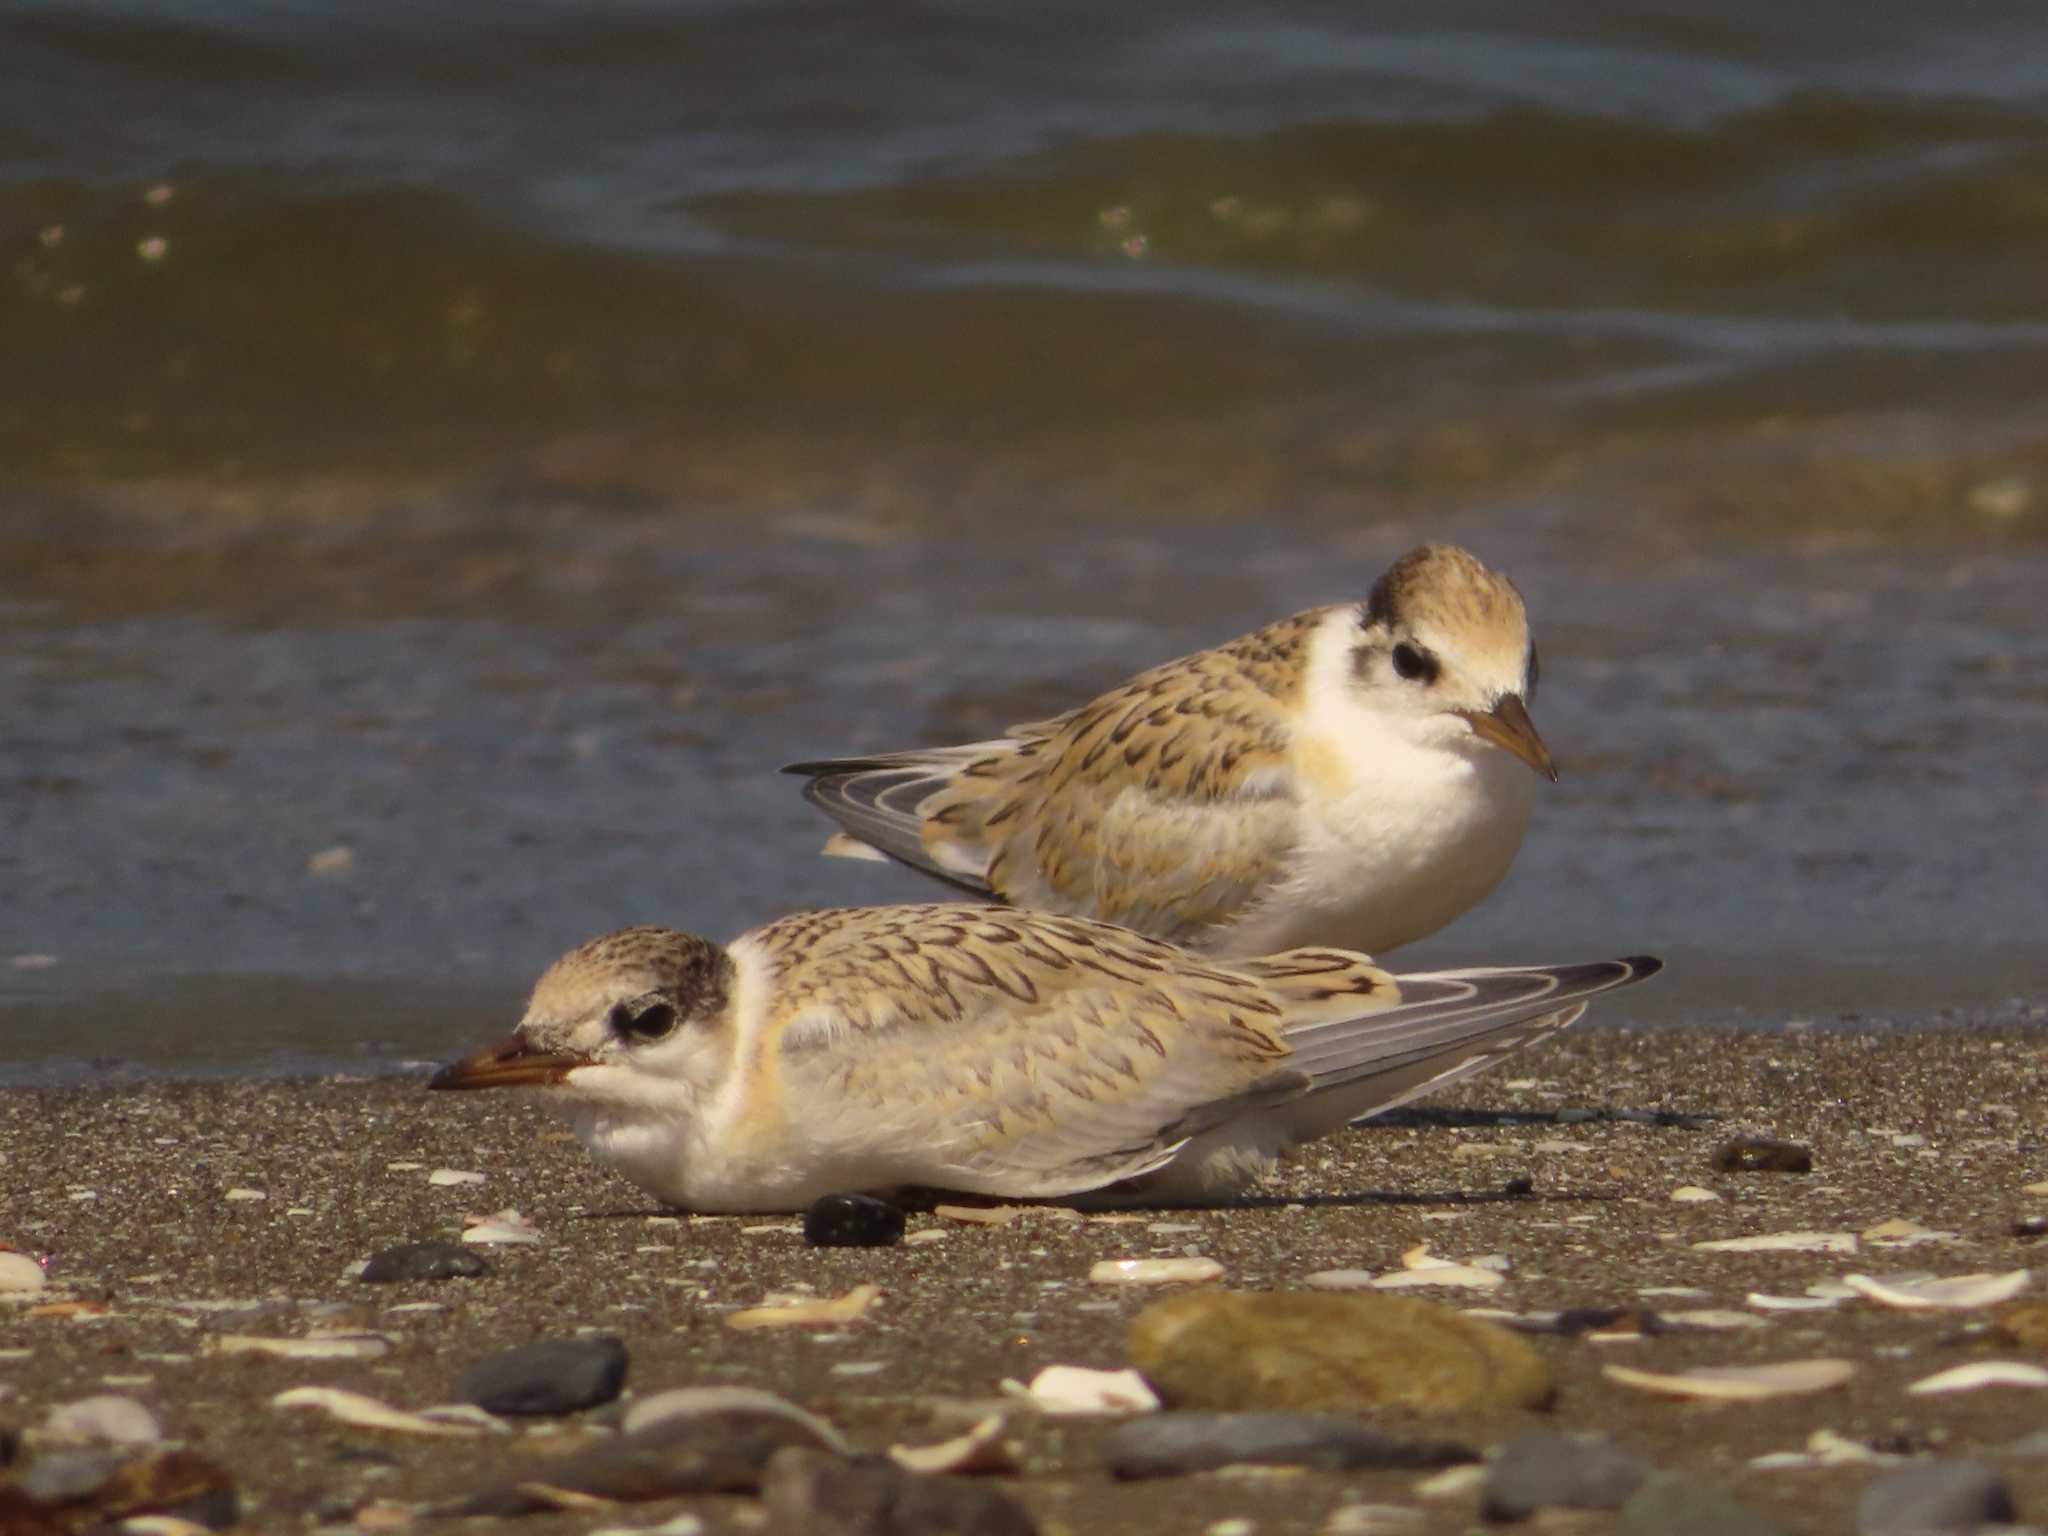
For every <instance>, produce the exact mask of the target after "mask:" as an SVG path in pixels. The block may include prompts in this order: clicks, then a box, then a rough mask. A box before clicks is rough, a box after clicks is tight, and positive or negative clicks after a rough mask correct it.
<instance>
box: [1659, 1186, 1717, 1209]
mask: <svg viewBox="0 0 2048 1536" xmlns="http://www.w3.org/2000/svg"><path fill="white" fill-rule="evenodd" d="M1671 1198H1672V1199H1674V1200H1677V1201H1679V1202H1681V1203H1691V1202H1696V1203H1702V1204H1703V1203H1705V1202H1706V1201H1709V1200H1719V1199H1720V1198H1721V1197H1720V1196H1719V1195H1717V1194H1715V1193H1714V1192H1713V1191H1712V1190H1711V1189H1702V1188H1700V1186H1699V1185H1697V1184H1681V1185H1679V1186H1678V1188H1676V1189H1674V1190H1673V1191H1671Z"/></svg>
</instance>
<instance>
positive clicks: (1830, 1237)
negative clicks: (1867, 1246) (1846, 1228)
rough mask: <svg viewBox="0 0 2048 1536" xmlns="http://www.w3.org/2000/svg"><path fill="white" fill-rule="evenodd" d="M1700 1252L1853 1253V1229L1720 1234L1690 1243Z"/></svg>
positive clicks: (1854, 1249) (1854, 1244) (1854, 1243)
mask: <svg viewBox="0 0 2048 1536" xmlns="http://www.w3.org/2000/svg"><path fill="white" fill-rule="evenodd" d="M1693 1247H1694V1248H1696V1249H1698V1250H1699V1251H1700V1252H1702V1253H1854V1252H1855V1251H1856V1234H1855V1233H1854V1232H1765V1233H1761V1234H1759V1235H1758V1236H1756V1237H1724V1238H1721V1239H1719V1240H1718V1241H1716V1242H1710V1243H1694V1244H1693Z"/></svg>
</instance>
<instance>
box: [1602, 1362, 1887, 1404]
mask: <svg viewBox="0 0 2048 1536" xmlns="http://www.w3.org/2000/svg"><path fill="white" fill-rule="evenodd" d="M1602 1374H1603V1375H1605V1376H1606V1377H1607V1378H1608V1380H1610V1381H1617V1382H1620V1383H1621V1384H1622V1385H1623V1386H1625V1387H1640V1388H1641V1389H1642V1390H1643V1391H1645V1392H1661V1393H1663V1394H1664V1395H1665V1396H1667V1397H1696V1398H1714V1399H1719V1400H1721V1401H1725V1402H1758V1401H1761V1400H1762V1399H1764V1398H1770V1397H1800V1396H1803V1395H1805V1394H1806V1393H1809V1392H1826V1391H1829V1390H1831V1389H1833V1388H1835V1387H1839V1386H1841V1385H1842V1384H1843V1383H1844V1382H1846V1381H1847V1380H1848V1379H1849V1378H1850V1377H1851V1376H1854V1375H1855V1374H1856V1367H1855V1365H1854V1364H1853V1363H1852V1362H1851V1361H1848V1360H1783V1361H1779V1362H1778V1363H1776V1364H1774V1365H1702V1366H1696V1367H1695V1368H1694V1369H1692V1370H1689V1371H1677V1372H1674V1373H1671V1374H1665V1373H1663V1372H1660V1371H1636V1370H1630V1369H1629V1368H1628V1367H1627V1366H1625V1365H1610V1366H1607V1367H1605V1368H1604V1370H1603V1371H1602Z"/></svg>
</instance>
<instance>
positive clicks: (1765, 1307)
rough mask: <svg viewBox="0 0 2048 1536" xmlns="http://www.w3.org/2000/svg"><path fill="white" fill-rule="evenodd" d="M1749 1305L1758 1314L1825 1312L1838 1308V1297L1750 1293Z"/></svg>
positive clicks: (1839, 1298) (1839, 1300)
mask: <svg viewBox="0 0 2048 1536" xmlns="http://www.w3.org/2000/svg"><path fill="white" fill-rule="evenodd" d="M1747 1300H1748V1302H1749V1304H1750V1305H1751V1306H1752V1307H1755V1308H1756V1309H1757V1310H1758V1311H1759V1312H1827V1311H1831V1310H1832V1309H1834V1308H1836V1307H1839V1306H1840V1305H1841V1304H1842V1298H1841V1297H1839V1296H1769V1295H1766V1294H1765V1293H1764V1292H1762V1291H1751V1292H1750V1293H1749V1296H1748V1298H1747Z"/></svg>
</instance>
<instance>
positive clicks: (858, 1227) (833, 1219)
mask: <svg viewBox="0 0 2048 1536" xmlns="http://www.w3.org/2000/svg"><path fill="white" fill-rule="evenodd" d="M902 1239H903V1208H902V1207H901V1206H897V1205H891V1204H890V1203H889V1202H888V1201H886V1200H877V1199H876V1198H875V1197H874V1196H872V1195H823V1196H820V1197H819V1198H818V1199H816V1200H814V1201H812V1202H811V1208H810V1209H809V1210H808V1211H806V1212H804V1241H805V1242H807V1243H809V1244H810V1245H811V1246H812V1247H814V1248H889V1247H893V1246H894V1245H895V1244H896V1243H898V1242H900V1241H902Z"/></svg>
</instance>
